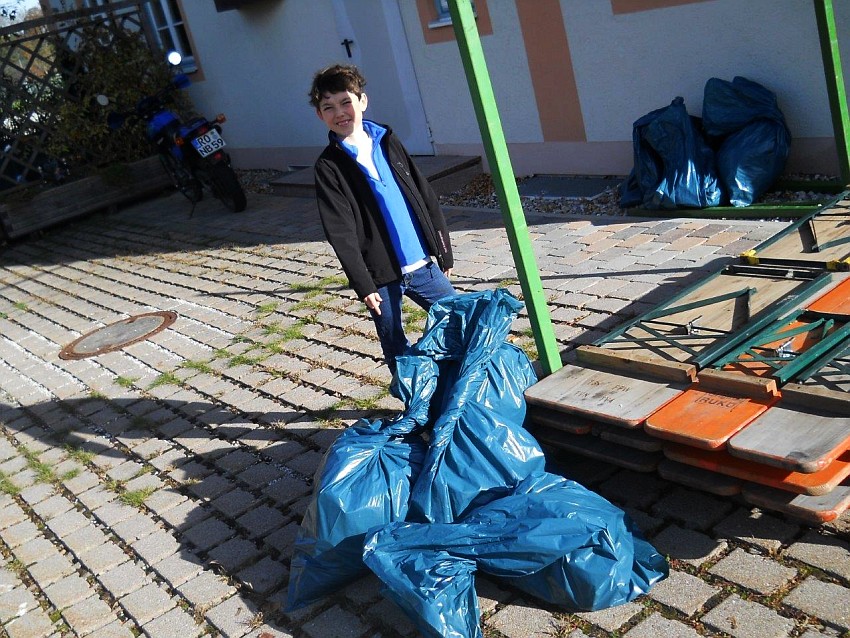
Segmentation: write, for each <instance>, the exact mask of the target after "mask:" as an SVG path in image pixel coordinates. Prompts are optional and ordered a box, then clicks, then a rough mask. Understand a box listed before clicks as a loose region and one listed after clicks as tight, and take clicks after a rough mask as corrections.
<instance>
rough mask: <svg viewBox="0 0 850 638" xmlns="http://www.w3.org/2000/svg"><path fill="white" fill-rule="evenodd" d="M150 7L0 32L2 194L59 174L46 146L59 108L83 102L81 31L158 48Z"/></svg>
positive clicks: (124, 5)
mask: <svg viewBox="0 0 850 638" xmlns="http://www.w3.org/2000/svg"><path fill="white" fill-rule="evenodd" d="M147 2H148V0H124V1H122V2H115V3H113V4H109V5H103V6H98V7H93V8H90V9H81V10H78V11H71V12H67V13H62V14H55V15H52V16H48V17H44V18H39V19H36V20H30V21H28V22H23V23H20V24H15V25H11V26H8V27H3V28H0V124H2V128H0V130H2V137H0V190H3V189H9V188H15V187H17V186H20V185H21V184H26V183H27V182H32V181H35V180H42V179H47V180H51V179H53V178H54V177H55V176H56V171H59V170H61V158H56V157H51V156H50V154H49V153H48V152H47V151H46V143H47V140H48V138H49V137H50V135H51V130H52V129H53V127H54V126H55V125H56V109H57V106H58V105H61V104H62V102H63V101H76V100H78V99H79V98H78V96H77V95H76V93H75V86H76V84H77V79H78V78H79V76H80V74H81V73H83V72H84V68H83V63H82V61H81V59H80V56H79V55H78V53H77V50H78V46H79V44H80V42H81V34H82V32H83V30H84V29H91V28H98V29H100V30H102V32H103V33H104V37H106V38H109V37H110V36H109V34H115V33H120V32H126V31H131V32H141V33H142V34H144V36H145V38H146V39H147V41H148V44H149V45H150V46H152V47H154V46H155V45H154V44H153V42H154V41H153V39H152V37H151V35H150V34H152V33H153V30H152V28H151V25H150V24H149V20H148V15H147V12H146V11H145V8H144V5H145V4H146V3H147Z"/></svg>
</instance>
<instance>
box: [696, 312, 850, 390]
mask: <svg viewBox="0 0 850 638" xmlns="http://www.w3.org/2000/svg"><path fill="white" fill-rule="evenodd" d="M794 322H800V323H803V322H805V323H804V325H800V326H796V327H793V328H789V326H790V325H791V324H792V323H794ZM807 332H808V333H816V332H819V333H820V337H815V339H816V343H814V344H813V345H812V346H811V347H810V348H808V349H807V350H805V351H803V352H792V351H786V350H783V349H782V346H780V347H779V348H767V345H768V344H771V343H775V342H777V341H779V340H785V343H789V341H790V340H791V339H793V338H794V337H796V336H797V335H800V334H803V333H807ZM848 339H850V316H848V315H843V314H835V313H823V312H815V311H811V310H806V309H805V308H799V309H797V310H796V311H794V312H793V313H791V314H790V315H788V316H786V317H784V318H782V319H781V320H779V321H777V322H776V323H775V324H774V325H772V326H770V327H768V328H767V329H765V330H764V331H763V332H760V333H758V334H757V335H755V336H754V337H752V338H751V339H748V340H747V341H746V342H744V343H743V344H741V345H740V346H739V347H738V348H736V349H735V350H733V351H730V352H727V353H726V354H725V355H723V356H722V357H720V358H719V359H717V360H716V361H714V362H712V364H711V367H713V368H718V369H719V368H722V367H724V366H727V365H732V364H735V363H751V362H756V363H764V364H765V365H768V366H770V367H771V368H773V369H774V370H775V372H774V373H773V374H771V377H772V378H774V379H776V380H777V381H778V382H779V383H780V385H781V384H783V383H787V382H788V381H790V380H792V379H794V378H796V377H797V376H798V375H799V374H800V373H801V372H803V371H805V370H810V369H811V368H812V367H813V365H815V364H819V365H818V368H821V367H823V366H824V365H826V364H827V363H828V362H830V361H832V360H834V359H835V358H836V356H837V355H838V354H839V353H841V352H842V351H843V349H844V346H845V345H846V344H847V343H848Z"/></svg>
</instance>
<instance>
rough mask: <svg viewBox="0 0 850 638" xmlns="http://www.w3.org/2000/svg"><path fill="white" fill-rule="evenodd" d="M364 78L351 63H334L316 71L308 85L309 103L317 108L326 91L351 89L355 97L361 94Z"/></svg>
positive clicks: (364, 84) (337, 91)
mask: <svg viewBox="0 0 850 638" xmlns="http://www.w3.org/2000/svg"><path fill="white" fill-rule="evenodd" d="M365 86H366V78H364V77H363V74H362V73H360V70H359V69H358V68H357V67H356V66H354V65H353V64H334V65H333V66H329V67H325V68H324V69H322V70H320V71H317V72H316V75H314V76H313V86H312V87H310V93H309V96H310V104H312V105H313V107H314V108H319V102H321V100H322V97H323V96H324V95H326V94H328V93H341V92H343V91H351V92H352V93H354V95H356V96H357V97H360V96H361V95H363V87H365Z"/></svg>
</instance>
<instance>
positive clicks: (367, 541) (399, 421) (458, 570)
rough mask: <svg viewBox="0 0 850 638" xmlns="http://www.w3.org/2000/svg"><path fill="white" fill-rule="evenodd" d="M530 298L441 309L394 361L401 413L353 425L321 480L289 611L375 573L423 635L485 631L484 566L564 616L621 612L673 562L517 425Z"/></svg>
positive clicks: (481, 296)
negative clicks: (517, 327) (515, 325)
mask: <svg viewBox="0 0 850 638" xmlns="http://www.w3.org/2000/svg"><path fill="white" fill-rule="evenodd" d="M522 307H523V305H522V303H521V302H520V301H519V300H517V299H516V298H515V297H513V296H512V295H511V294H510V293H509V292H507V291H506V290H501V289H500V290H495V291H485V292H476V293H469V294H463V295H458V296H456V297H451V298H448V299H446V300H444V301H443V302H440V303H438V304H435V305H434V306H433V307H432V308H431V310H430V312H429V315H428V319H427V321H426V326H425V329H424V331H423V335H422V337H421V339H420V340H419V341H418V342H417V343H416V344H415V345H413V346H411V347H409V348H408V350H407V352H406V353H405V355H404V356H402V357H399V358H398V359H397V362H398V365H397V373H396V375H395V377H394V379H393V383H392V388H391V389H392V391H393V393H394V394H395V396H397V397H399V398H401V399H402V400H403V402H404V405H405V409H404V411H403V412H402V413H400V414H399V415H397V416H394V417H391V418H385V419H379V420H375V421H371V422H370V421H367V420H365V419H364V420H361V421H359V422H358V423H357V424H356V425H354V426H352V427H350V428H348V429H346V430H345V431H344V432H343V433H342V434H341V435H340V436H339V438H338V439H337V440H336V441H335V443H334V444H333V445H332V446H331V448H330V449H329V450H328V451H327V453H326V455H325V457H324V459H323V460H322V463H321V464H320V467H319V468H318V470H317V471H316V475H315V484H314V492H313V496H312V500H311V502H310V503H309V505H308V508H307V511H306V513H305V516H304V520H303V522H302V525H301V529H300V531H299V534H298V537H297V539H296V542H295V549H294V554H293V558H292V563H291V568H290V582H289V590H288V599H287V607H288V609H289V610H294V609H297V608H299V607H303V606H305V605H308V604H310V603H313V602H315V601H317V600H320V599H322V598H324V597H325V596H328V595H330V594H334V593H336V592H338V591H339V590H340V589H342V588H343V587H345V586H346V585H348V584H350V583H352V582H354V581H355V580H357V579H359V578H360V577H362V576H364V575H365V574H368V573H369V570H371V571H372V572H373V573H374V574H376V575H377V576H378V578H379V579H380V580H381V581H382V583H383V585H384V592H383V593H384V595H385V596H387V597H388V598H390V599H391V600H393V601H395V602H396V603H397V604H398V605H399V606H400V607H401V609H402V610H403V611H404V612H405V613H406V614H407V615H408V616H409V617H410V619H411V620H412V621H413V623H414V624H415V625H416V627H417V628H418V629H419V631H420V632H421V633H422V634H423V635H424V636H434V637H443V636H453V637H456V638H467V637H469V638H472V637H481V636H482V633H481V629H480V610H479V606H478V598H477V596H476V592H475V574H476V573H477V572H481V573H483V574H487V575H488V576H490V577H493V578H494V579H496V580H497V581H499V582H502V583H505V584H506V585H510V586H513V587H515V588H517V589H519V590H522V591H523V592H526V593H528V594H530V595H532V596H534V597H535V598H537V599H540V600H542V601H545V602H547V603H551V604H554V605H558V606H560V607H562V608H564V609H566V610H569V611H593V610H598V609H602V608H606V607H610V606H613V605H619V604H622V603H625V602H627V601H630V600H632V599H634V598H635V597H637V596H639V595H641V594H644V593H646V592H647V591H648V590H649V589H650V587H651V586H652V585H653V584H654V583H656V582H657V581H659V580H661V579H663V578H665V577H666V576H667V573H668V565H667V562H666V560H665V559H664V557H662V556H661V555H660V554H658V552H656V551H655V549H654V548H653V547H652V546H651V545H650V544H649V543H648V542H647V541H646V540H645V539H644V538H643V537H642V536H641V535H640V533H639V532H638V530H636V529H635V527H634V526H633V524H632V522H631V520H630V519H629V518H628V516H627V515H626V514H625V513H624V512H623V511H622V510H620V509H619V508H617V507H615V506H614V505H612V504H611V503H609V502H608V501H606V500H605V499H603V498H602V497H601V496H599V495H597V494H595V493H593V492H591V491H589V490H587V489H586V488H584V487H582V486H581V485H579V484H578V483H576V482H574V481H571V480H568V479H566V478H564V477H562V476H559V475H556V474H552V473H549V472H547V471H546V469H545V459H544V455H543V450H542V449H541V447H540V445H539V444H538V442H537V441H536V440H535V439H534V437H533V436H532V435H531V434H530V433H529V432H528V431H527V430H526V429H525V428H524V427H523V423H524V420H525V412H526V406H525V399H524V392H525V390H526V389H527V388H528V387H529V386H531V385H532V384H534V383H536V382H537V377H536V375H535V373H534V369H533V367H532V365H531V362H530V361H529V359H528V357H527V355H526V354H525V353H524V352H523V351H522V350H521V349H520V348H518V347H516V346H515V345H513V344H511V343H509V342H508V341H507V337H508V334H509V332H510V327H511V323H512V321H513V319H514V318H515V317H516V315H517V314H518V313H519V311H520V310H521V309H522Z"/></svg>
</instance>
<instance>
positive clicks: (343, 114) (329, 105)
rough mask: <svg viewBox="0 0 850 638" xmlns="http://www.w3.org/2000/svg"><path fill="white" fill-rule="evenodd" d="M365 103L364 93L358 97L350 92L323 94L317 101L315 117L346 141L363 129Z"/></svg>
mask: <svg viewBox="0 0 850 638" xmlns="http://www.w3.org/2000/svg"><path fill="white" fill-rule="evenodd" d="M367 102H368V100H367V99H366V94H365V93H363V94H361V95H360V97H357V95H355V94H354V93H352V92H351V91H341V92H339V93H325V94H324V95H323V96H322V99H321V100H320V101H319V108H317V109H316V115H318V116H319V119H320V120H322V121H323V122H324V123H325V124H326V125H327V127H328V128H329V129H330V130H332V131H333V132H334V133H336V134H337V135H339V136H340V137H341V138H342V139H346V138H347V137H349V136H350V135H351V134H352V133H354V132H355V131H359V130H361V129H362V128H363V112H364V111H365V110H366V104H367Z"/></svg>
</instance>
